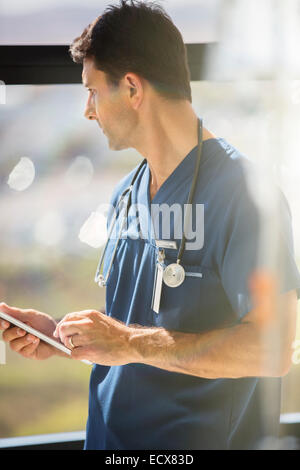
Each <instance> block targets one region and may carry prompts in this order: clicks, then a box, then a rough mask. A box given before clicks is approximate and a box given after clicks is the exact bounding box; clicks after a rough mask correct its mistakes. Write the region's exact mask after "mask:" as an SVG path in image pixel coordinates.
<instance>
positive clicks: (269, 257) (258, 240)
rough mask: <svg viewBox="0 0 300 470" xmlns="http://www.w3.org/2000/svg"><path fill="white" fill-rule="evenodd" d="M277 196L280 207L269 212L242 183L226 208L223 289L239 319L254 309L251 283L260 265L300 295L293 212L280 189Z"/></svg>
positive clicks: (221, 255) (222, 232)
mask: <svg viewBox="0 0 300 470" xmlns="http://www.w3.org/2000/svg"><path fill="white" fill-rule="evenodd" d="M276 195H277V196H278V197H277V201H278V204H277V205H276V210H275V211H272V213H271V212H270V213H268V211H267V210H266V209H265V208H264V209H263V210H260V209H259V207H258V206H257V204H256V203H255V202H254V200H253V198H252V196H251V194H250V192H249V189H248V187H247V184H246V183H245V181H244V182H240V183H239V184H238V185H237V187H236V188H235V189H234V190H233V192H232V197H231V200H230V202H229V203H228V206H227V207H226V209H225V211H224V219H223V220H224V224H223V230H220V233H219V238H218V250H217V252H218V261H217V262H218V268H219V273H220V277H221V282H222V285H223V288H224V290H225V293H226V295H227V297H228V299H229V301H230V303H231V305H232V307H233V309H234V311H235V312H236V313H237V315H238V318H242V317H243V316H244V315H245V314H246V313H248V312H249V311H250V310H251V309H252V304H251V297H250V295H249V290H248V285H249V284H248V283H249V279H250V277H251V275H252V274H253V272H255V271H256V270H257V269H259V268H269V269H271V271H272V272H273V273H274V274H275V276H276V278H277V279H278V281H279V285H280V291H281V292H282V293H283V292H287V291H289V290H294V289H295V290H297V293H298V298H299V294H300V275H299V271H298V268H297V265H296V262H295V257H294V249H293V235H292V221H291V212H290V209H289V206H288V203H287V201H286V199H285V197H284V195H283V194H282V192H281V191H280V190H279V189H276ZM274 217H275V219H274Z"/></svg>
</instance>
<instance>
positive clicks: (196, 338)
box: [55, 275, 297, 378]
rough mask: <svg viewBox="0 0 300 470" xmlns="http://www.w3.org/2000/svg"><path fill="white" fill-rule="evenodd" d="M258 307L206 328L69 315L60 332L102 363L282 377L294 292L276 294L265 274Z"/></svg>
mask: <svg viewBox="0 0 300 470" xmlns="http://www.w3.org/2000/svg"><path fill="white" fill-rule="evenodd" d="M251 295H252V299H253V304H254V306H255V307H254V308H253V310H251V311H250V312H249V313H248V314H247V315H246V316H245V317H244V318H243V320H242V321H241V322H239V323H238V324H236V325H234V326H230V327H223V328H222V327H220V328H219V329H214V330H211V331H207V332H203V333H181V332H177V331H169V330H166V329H164V328H152V327H151V328H147V327H140V326H138V325H130V326H127V325H125V324H124V323H122V322H119V321H118V320H116V319H114V318H112V317H109V316H107V315H105V314H104V313H102V312H96V311H83V312H77V313H76V312H75V313H71V314H69V315H67V316H66V317H65V319H64V320H63V321H62V322H60V323H59V324H58V326H57V328H56V332H55V335H57V336H59V337H60V339H61V340H62V342H64V344H65V345H66V346H67V347H68V346H69V337H70V336H72V341H73V344H74V345H75V349H74V350H73V352H72V357H74V358H75V359H82V358H86V359H89V360H91V361H92V362H94V363H98V364H102V365H122V364H128V363H142V364H146V365H150V366H154V367H158V368H161V369H165V370H168V371H172V372H179V373H183V374H189V375H194V376H197V377H203V378H225V377H227V378H236V377H249V376H255V377H256V376H271V377H272V376H282V375H285V374H286V373H287V372H288V370H289V367H290V363H291V356H292V343H293V340H294V336H295V327H296V304H297V296H296V292H295V291H289V292H287V293H286V294H283V295H281V296H280V297H278V296H277V293H276V289H275V285H274V283H273V282H272V280H271V279H270V278H268V277H266V276H263V275H258V276H256V278H255V279H254V280H253V282H252V287H251Z"/></svg>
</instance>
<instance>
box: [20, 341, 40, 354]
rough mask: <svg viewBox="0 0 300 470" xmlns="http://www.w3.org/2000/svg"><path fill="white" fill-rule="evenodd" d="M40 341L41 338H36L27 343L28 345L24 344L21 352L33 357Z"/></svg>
mask: <svg viewBox="0 0 300 470" xmlns="http://www.w3.org/2000/svg"><path fill="white" fill-rule="evenodd" d="M39 343H40V340H39V339H38V338H35V341H32V342H30V343H29V344H26V346H24V347H23V348H22V349H21V350H20V354H22V356H24V357H27V358H31V357H33V356H34V354H35V351H36V349H37V347H38V345H39Z"/></svg>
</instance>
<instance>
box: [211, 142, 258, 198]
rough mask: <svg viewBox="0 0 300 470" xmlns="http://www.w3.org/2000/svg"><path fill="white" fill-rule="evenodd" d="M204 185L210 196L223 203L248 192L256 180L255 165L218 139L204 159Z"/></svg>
mask: <svg viewBox="0 0 300 470" xmlns="http://www.w3.org/2000/svg"><path fill="white" fill-rule="evenodd" d="M205 163H206V171H205V185H206V187H207V188H208V190H209V192H210V195H211V196H212V197H213V195H214V196H215V197H216V198H217V200H218V201H219V203H220V201H223V202H224V203H225V201H226V202H228V200H230V199H231V198H232V197H233V195H234V194H235V195H237V194H238V193H239V192H248V190H249V183H250V182H251V181H252V180H253V178H254V179H256V178H257V176H255V175H258V170H257V168H256V165H255V164H254V162H253V161H251V159H250V158H249V157H248V156H246V155H245V154H244V153H242V152H241V151H239V150H238V149H237V148H236V147H234V146H233V145H232V144H230V143H228V141H227V140H225V139H223V138H219V139H217V140H216V142H215V143H214V147H213V151H210V152H209V153H208V154H207V157H206V162H205Z"/></svg>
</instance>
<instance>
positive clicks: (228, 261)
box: [85, 138, 300, 450]
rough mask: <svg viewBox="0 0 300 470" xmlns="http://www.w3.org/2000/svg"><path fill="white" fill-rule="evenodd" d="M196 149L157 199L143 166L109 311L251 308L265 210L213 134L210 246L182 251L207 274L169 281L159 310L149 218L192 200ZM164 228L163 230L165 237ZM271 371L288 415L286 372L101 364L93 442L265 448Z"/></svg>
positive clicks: (231, 313) (191, 322) (141, 314)
mask: <svg viewBox="0 0 300 470" xmlns="http://www.w3.org/2000/svg"><path fill="white" fill-rule="evenodd" d="M196 158H197V147H195V148H194V149H192V150H191V152H190V153H189V154H188V155H187V156H186V157H185V158H184V160H183V161H182V162H181V163H180V164H179V165H178V166H177V167H176V169H175V170H174V171H173V173H172V174H171V175H170V176H169V177H168V178H167V180H166V181H165V182H164V184H163V185H162V186H161V187H160V189H159V190H158V192H157V193H156V195H155V196H154V198H153V200H152V201H151V202H150V194H149V180H150V170H149V167H148V165H145V166H144V167H142V170H141V172H140V174H139V176H138V178H137V180H136V182H135V183H134V188H133V192H132V204H133V206H134V205H137V204H139V205H141V207H143V208H144V209H141V210H140V213H139V214H138V218H137V216H136V212H135V211H133V212H132V213H131V212H130V214H129V218H128V225H127V227H126V229H125V231H124V233H123V237H122V238H121V240H120V242H119V246H118V250H117V256H116V259H115V261H114V264H113V268H112V271H111V274H110V278H109V281H108V285H107V290H106V312H107V314H108V315H111V316H112V317H114V318H117V319H119V320H121V321H122V322H124V323H126V324H128V325H129V324H138V325H142V326H150V327H163V328H166V329H168V330H177V331H181V332H187V333H188V332H192V333H197V332H199V333H201V332H203V331H206V330H210V329H215V328H219V327H220V326H222V325H231V324H232V325H233V324H235V323H237V322H238V321H240V319H241V318H242V317H243V316H244V315H245V314H246V313H247V312H248V311H249V310H250V309H251V301H250V299H249V297H248V288H247V285H248V284H247V283H248V279H249V276H250V275H251V273H252V272H253V270H254V269H255V267H256V265H257V254H258V250H259V243H260V218H259V213H258V210H257V207H256V206H255V204H254V203H253V200H252V197H251V194H250V192H249V189H248V185H247V173H248V171H252V170H251V168H252V166H253V165H252V164H251V163H250V162H249V161H248V160H247V159H246V158H245V157H244V156H243V155H242V154H241V153H239V152H238V151H237V150H236V149H235V148H234V147H233V146H232V145H230V144H228V143H227V142H226V140H225V139H222V138H219V139H209V140H206V141H204V142H203V150H202V158H201V164H200V173H199V178H198V183H197V188H196V194H195V197H194V203H197V204H203V205H204V245H203V247H202V248H199V249H197V250H193V249H190V250H188V249H187V250H185V253H184V256H183V260H182V264H183V266H184V267H185V270H186V271H188V272H193V273H200V274H201V275H202V277H199V276H187V277H186V278H185V280H184V282H183V284H182V285H181V286H179V287H177V288H171V287H168V286H166V285H163V288H162V296H161V305H160V311H159V314H157V313H155V312H154V311H153V310H152V309H151V299H152V290H153V282H154V275H155V265H156V257H157V248H156V245H155V241H154V237H153V236H152V235H153V234H152V231H151V230H150V229H149V227H150V228H151V225H150V224H147V223H145V222H147V221H149V220H148V217H150V204H151V203H152V204H164V203H165V204H168V205H169V206H171V205H172V204H180V205H182V206H183V205H184V204H186V203H187V200H188V194H189V190H190V186H191V182H192V178H193V174H194V166H195V161H196ZM135 171H136V168H135V169H134V170H133V171H132V172H131V173H130V174H129V175H127V176H126V177H125V178H124V179H123V180H122V181H121V182H120V183H119V184H118V186H117V188H116V189H115V191H114V194H113V197H112V204H113V205H114V206H116V204H117V201H118V199H119V197H120V195H121V194H122V192H123V191H124V190H125V189H126V188H127V187H128V186H129V184H130V182H131V179H132V177H133V175H134V173H135ZM280 205H281V206H280V217H281V218H282V219H281V223H280V224H279V231H280V233H278V236H279V238H280V243H279V245H280V251H281V253H280V255H281V262H280V267H281V272H282V273H283V276H282V285H281V289H282V291H283V292H284V291H288V290H291V289H295V288H296V289H298V288H299V287H300V277H299V273H298V270H297V267H296V264H295V261H294V257H293V242H292V234H291V221H290V212H289V209H288V205H287V203H286V201H285V199H284V197H283V196H282V195H281V196H280ZM145 208H146V210H145ZM159 230H160V229H159ZM128 235H130V236H128ZM134 235H136V239H133V238H134ZM160 235H161V233H159V234H156V236H157V238H159V237H160ZM174 235H176V233H175V232H174V220H173V226H172V218H171V228H170V239H171V240H177V246H179V243H180V240H178V239H176V237H175V236H174ZM114 244H115V240H112V241H111V242H110V243H109V245H108V248H107V254H106V257H105V263H104V273H105V272H106V270H107V268H108V264H109V261H110V257H111V253H112V251H113V248H114ZM176 254H177V250H173V249H166V260H165V262H166V264H169V263H171V262H174V261H175V260H176ZM245 347H247V345H246V344H245ZM220 354H221V351H220ZM263 380H265V381H269V383H271V385H272V396H273V398H274V397H275V396H276V398H274V400H275V402H276V406H275V410H274V415H273V418H274V421H275V422H278V417H279V410H280V379H258V378H255V377H246V378H241V379H223V378H219V379H204V378H199V377H195V376H191V375H186V374H181V373H175V372H169V371H166V370H162V369H159V368H156V367H152V366H148V365H144V364H127V365H123V366H113V367H107V366H101V365H94V366H93V370H92V374H91V379H90V397H89V416H88V423H87V436H86V443H85V448H86V449H109V450H122V449H130V450H134V449H144V450H150V449H151V450H155V449H156V450H160V449H163V450H166V449H172V450H174V449H181V450H184V449H189V450H191V449H231V448H236V449H241V448H243V449H248V448H255V446H256V445H257V443H258V442H259V440H260V438H261V437H262V436H263V435H264V433H265V432H266V429H265V422H264V418H263V411H264V410H263V409H262V407H261V404H262V401H261V398H262V396H261V393H262V391H261V385H262V383H263ZM262 390H263V391H264V390H266V388H264V389H262ZM264 398H265V397H264ZM269 421H270V420H269ZM267 432H269V431H268V430H267Z"/></svg>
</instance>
